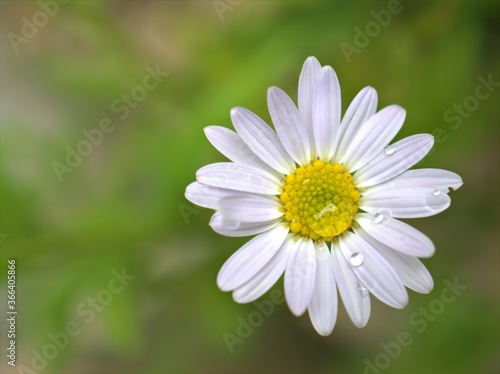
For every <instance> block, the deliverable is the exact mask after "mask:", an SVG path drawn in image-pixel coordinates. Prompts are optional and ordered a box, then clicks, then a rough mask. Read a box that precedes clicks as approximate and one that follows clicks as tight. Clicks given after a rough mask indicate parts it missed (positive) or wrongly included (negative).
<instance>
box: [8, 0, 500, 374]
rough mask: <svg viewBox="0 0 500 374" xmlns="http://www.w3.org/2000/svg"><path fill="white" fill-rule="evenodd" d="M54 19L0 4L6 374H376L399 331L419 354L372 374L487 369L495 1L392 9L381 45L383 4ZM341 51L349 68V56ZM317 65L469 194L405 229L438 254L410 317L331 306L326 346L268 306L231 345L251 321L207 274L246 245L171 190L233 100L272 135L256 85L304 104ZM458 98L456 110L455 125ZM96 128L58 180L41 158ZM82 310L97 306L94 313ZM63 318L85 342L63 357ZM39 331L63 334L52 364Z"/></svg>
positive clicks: (491, 303) (204, 152) (494, 239)
mask: <svg viewBox="0 0 500 374" xmlns="http://www.w3.org/2000/svg"><path fill="white" fill-rule="evenodd" d="M47 3H50V4H52V5H50V6H49V8H46V9H49V10H45V11H44V10H43V9H44V5H43V4H47ZM53 3H54V2H53V1H52V2H51V1H50V0H45V1H44V2H43V3H42V4H41V3H39V2H35V1H32V2H28V1H2V2H1V21H0V24H1V26H0V27H1V34H2V43H1V59H0V61H1V140H0V154H1V159H0V167H1V170H0V177H1V181H0V199H1V200H0V208H1V209H0V233H1V234H0V235H1V236H0V240H1V242H0V248H1V256H0V260H1V262H0V269H1V279H0V288H1V292H0V297H1V306H2V308H1V312H2V321H4V319H5V318H6V317H5V316H6V300H7V275H6V270H7V259H10V258H15V259H16V261H17V308H18V311H19V314H18V317H17V318H18V321H17V333H18V335H17V365H18V366H17V367H15V368H12V367H11V366H9V365H8V364H7V359H6V356H5V352H6V341H7V338H6V336H7V330H6V324H5V323H4V322H3V323H2V324H0V325H1V326H2V329H1V341H2V356H1V359H0V360H1V367H0V368H1V371H2V372H5V373H30V372H40V373H361V372H363V371H365V370H367V369H366V365H367V364H366V362H367V361H365V360H368V361H369V362H371V363H374V362H377V361H376V360H377V357H378V360H379V361H378V362H379V364H380V365H382V366H384V365H385V361H384V359H383V358H380V357H382V356H380V354H384V351H383V349H382V347H381V344H383V343H386V344H388V343H390V342H392V341H395V340H396V339H397V337H398V335H399V334H400V332H402V331H407V332H408V333H409V334H410V336H411V339H412V344H411V345H410V346H408V347H403V348H402V349H401V352H400V354H398V355H397V357H395V358H394V359H390V362H389V363H388V364H387V365H386V366H387V367H385V368H384V369H383V370H382V369H381V370H380V372H384V373H410V372H411V373H497V372H499V362H498V357H499V256H498V248H499V231H498V227H499V204H498V202H499V199H498V198H499V192H498V191H499V183H498V182H499V181H498V179H499V178H498V176H499V173H498V170H499V120H500V113H499V108H500V105H499V97H500V96H499V93H498V84H497V86H495V85H493V86H491V87H490V91H487V89H486V90H485V89H481V90H482V91H480V93H481V95H483V96H484V95H485V93H488V94H489V95H488V97H487V98H484V97H483V98H482V99H471V98H470V97H471V96H474V95H475V92H476V87H477V86H478V84H480V79H481V78H480V77H483V78H484V79H486V80H488V79H492V80H493V81H494V82H499V81H500V71H499V62H500V58H499V57H500V56H499V55H500V53H499V51H500V48H499V47H500V45H499V40H500V39H499V38H500V33H499V14H500V7H499V3H498V2H497V1H451V0H450V1H409V0H402V1H401V2H400V4H399V5H397V4H396V7H397V9H402V11H401V12H399V13H398V14H392V16H391V20H390V21H388V22H387V23H388V24H387V25H386V26H383V27H382V26H379V27H378V28H379V30H378V31H377V26H376V25H375V26H374V25H373V22H374V19H375V18H374V15H373V12H376V13H377V12H380V11H381V10H383V9H387V8H388V6H392V5H390V4H393V2H392V1H351V2H348V1H277V0H276V1H275V0H273V1H252V0H247V1H242V2H240V3H238V2H237V1H233V5H230V4H229V2H227V1H219V2H217V1H215V2H214V1H187V0H186V1H183V0H182V1H151V2H148V1H90V0H89V1H78V0H74V1H70V2H68V3H67V4H59V3H57V4H59V5H58V6H57V7H55V6H54V5H53ZM45 7H47V5H45ZM40 12H45V13H47V12H49V13H50V12H52V15H48V16H45V17H46V19H44V16H43V15H40V14H38V13H40ZM36 14H38V16H37V15H36ZM34 16H35V20H33V17H34ZM24 17H26V18H24ZM37 17H38V18H37ZM26 21H28V22H38V24H39V25H41V26H40V27H36V26H35V29H36V30H33V29H30V27H29V26H23V25H25V24H26ZM45 21H46V22H45ZM370 22H371V23H370ZM45 23H46V24H45ZM370 25H371V26H370ZM23 27H24V32H25V33H27V34H25V36H26V35H28V36H29V37H26V38H25V39H22V38H24V37H25V36H23ZM366 27H368V28H369V30H368V32H369V33H372V35H373V37H369V43H368V42H367V43H366V44H367V45H366V46H364V45H363V46H362V47H361V48H359V47H360V46H361V44H359V40H358V43H357V44H356V41H355V37H356V34H357V33H358V31H357V30H358V29H356V28H359V30H365V28H366ZM370 27H371V29H370ZM14 34H15V35H17V37H16V36H14ZM342 43H347V44H349V45H350V46H352V47H355V48H357V50H356V52H355V53H352V54H350V55H349V56H348V57H346V55H345V53H344V52H343V50H342V48H341V45H343V46H344V47H345V46H346V44H342ZM309 55H314V56H316V57H317V58H318V59H319V60H320V62H321V63H322V64H324V65H332V66H333V67H334V68H335V70H336V72H337V74H338V76H339V79H340V83H341V87H342V98H343V108H344V110H345V108H346V107H347V105H348V103H349V102H350V100H352V98H353V97H354V96H355V94H356V93H357V92H358V91H359V90H360V89H361V88H363V87H364V86H367V85H371V86H373V87H375V88H376V89H377V91H378V93H379V107H383V106H386V105H388V104H392V103H397V104H399V105H401V106H403V107H404V108H406V110H407V119H406V123H405V126H404V127H403V130H402V131H401V133H400V134H399V135H398V136H397V139H400V138H402V137H404V136H408V135H410V134H414V133H422V132H427V133H434V135H435V136H436V146H435V149H434V151H433V153H432V154H431V155H430V156H428V157H426V159H425V160H424V161H423V162H421V163H420V164H419V165H418V167H437V168H443V169H449V170H452V171H455V172H457V173H459V174H460V175H461V176H462V177H463V179H464V182H465V184H464V186H463V187H462V188H461V189H460V190H459V191H457V192H454V193H452V194H451V196H452V200H453V203H452V206H451V207H450V208H449V209H448V210H447V211H446V212H444V213H442V214H440V215H438V216H435V217H430V218H427V219H422V220H413V221H412V222H411V223H412V224H413V225H414V226H415V227H417V228H418V229H420V230H422V231H423V232H425V233H426V234H427V235H429V236H430V237H431V238H432V239H433V241H434V242H435V244H436V247H437V252H436V255H435V256H434V257H433V258H431V259H428V260H425V261H424V262H425V264H426V265H427V266H428V268H429V269H430V271H431V273H432V275H433V277H434V281H435V289H434V291H433V292H432V293H430V294H428V295H419V294H416V293H414V292H411V291H410V303H409V305H408V306H407V307H406V308H405V309H404V310H402V311H400V310H394V309H391V308H389V307H387V306H385V305H384V304H382V303H380V302H378V301H377V300H375V299H374V298H372V316H371V319H370V322H369V323H368V326H366V327H365V328H364V329H361V330H359V329H357V328H356V327H354V326H353V325H352V323H351V322H350V320H349V318H348V317H347V315H346V312H345V310H344V309H343V306H341V307H340V312H339V317H338V320H337V325H336V327H335V330H334V332H333V333H332V335H331V336H329V337H327V338H324V337H320V336H318V335H317V334H316V332H315V331H314V329H313V328H312V326H311V324H310V321H309V318H308V316H307V315H306V316H303V317H302V318H296V317H293V316H292V315H291V313H290V312H289V311H288V309H287V307H286V305H285V304H278V305H274V311H273V312H272V313H270V315H269V316H265V317H264V318H263V321H262V323H261V324H260V325H259V326H257V327H255V328H252V332H251V334H249V335H250V336H248V337H245V338H243V339H242V341H240V342H238V343H236V344H235V345H233V346H231V347H228V346H227V345H226V342H225V340H224V336H226V337H227V336H228V335H227V334H233V335H234V336H238V335H237V334H238V331H237V328H238V325H239V323H240V321H241V319H242V320H244V321H248V318H249V316H251V315H254V316H255V315H256V314H255V313H254V312H255V311H257V312H258V309H257V306H256V305H255V304H248V305H239V304H236V303H234V302H233V301H232V299H231V295H230V294H228V293H223V292H221V291H219V290H218V288H217V286H216V284H215V278H216V275H217V272H218V270H219V268H220V267H221V265H222V264H223V263H224V261H225V260H226V259H227V258H228V257H229V256H230V255H231V254H232V253H233V252H234V251H235V250H236V249H237V248H238V247H239V246H240V245H242V244H243V243H244V242H246V241H247V238H224V237H221V236H219V235H217V234H215V233H214V232H212V231H211V229H210V228H209V226H208V222H209V219H210V215H211V212H210V211H208V210H206V209H200V208H197V207H195V206H193V205H192V204H191V203H189V202H188V201H186V200H185V198H184V189H185V187H186V185H188V184H189V183H190V182H192V181H193V180H194V178H195V172H196V170H197V169H198V168H200V167H201V166H203V165H205V164H207V163H210V162H218V161H223V160H224V158H223V156H221V155H220V154H218V153H217V152H216V151H215V150H214V149H213V148H212V146H211V145H210V144H209V143H208V141H207V140H206V139H205V137H204V134H203V127H205V126H207V125H212V124H220V125H223V126H228V127H232V126H231V123H230V119H229V111H230V109H231V108H232V107H234V106H244V107H247V108H249V109H250V110H252V111H254V112H255V113H257V114H259V115H260V116H261V117H262V118H264V119H265V120H267V121H269V114H268V112H267V107H266V90H267V88H268V87H269V86H272V85H276V86H278V87H281V88H282V89H284V90H285V91H286V92H288V93H289V94H290V95H291V96H292V97H293V98H294V99H295V98H296V94H297V81H298V76H299V73H300V70H301V67H302V63H303V61H304V60H305V58H306V57H307V56H309ZM148 67H150V68H151V69H153V70H155V69H157V68H158V69H160V70H161V71H162V72H168V73H169V75H168V76H167V77H164V78H161V79H159V80H161V82H160V83H159V84H158V85H157V87H155V88H154V89H151V90H143V89H141V88H137V87H138V86H141V85H142V82H143V79H144V78H145V77H146V76H147V75H148V70H147V68H148ZM488 77H490V78H488ZM152 82H154V81H153V80H151V81H149V83H150V84H151V83H152ZM131 92H132V94H135V96H136V97H140V99H141V100H142V99H143V100H142V101H140V102H135V101H133V102H131V104H130V106H129V113H127V115H125V113H126V110H125V109H123V107H122V109H121V110H119V107H120V106H121V105H123V104H122V103H121V101H122V99H123V98H122V95H130V94H131ZM144 93H145V94H146V95H145V96H146V97H144V95H143V96H140V95H141V94H144ZM137 95H139V96H137ZM116 100H118V102H116ZM464 100H465V101H466V105H467V106H468V107H469V110H465V112H464V113H463V114H462V115H458V117H450V116H452V114H450V113H451V112H449V110H451V111H453V110H454V109H453V106H454V105H455V104H460V105H462V104H463V103H464ZM132 106H134V107H133V108H132ZM446 113H448V114H446ZM453 115H456V114H453ZM120 117H123V118H120ZM105 118H109V119H110V120H111V121H112V126H113V127H112V130H110V132H109V133H105V134H103V138H102V140H101V142H100V143H99V144H98V145H95V146H93V147H91V149H90V150H89V151H88V153H89V154H88V155H86V156H84V157H82V159H81V160H80V162H79V164H78V165H77V166H76V167H71V168H69V169H68V170H66V171H65V172H63V173H62V175H61V177H62V178H58V177H57V176H56V172H55V171H54V169H53V167H54V162H59V163H61V164H64V163H65V162H66V161H65V159H66V157H67V152H68V149H67V147H70V148H71V149H73V150H76V149H77V147H78V144H79V143H81V142H82V141H83V140H85V139H86V138H85V136H84V134H83V133H82V131H84V130H86V131H91V130H92V129H97V128H99V124H100V122H101V121H102V120H103V119H105ZM452 118H453V119H452ZM82 147H83V146H82ZM85 152H86V151H85ZM59 179H62V180H61V181H60V180H59ZM124 268H125V271H126V273H127V274H129V275H130V276H134V277H135V278H134V279H132V280H129V281H125V283H127V284H126V285H124V286H123V287H121V288H119V291H116V284H117V283H113V285H114V288H113V287H112V286H111V284H112V283H110V282H114V281H112V280H113V278H114V277H115V275H114V273H113V271H117V272H118V273H120V272H122V269H124ZM454 279H456V280H457V282H458V283H460V284H463V285H466V286H467V289H465V290H463V291H462V293H461V295H460V296H458V297H457V298H456V300H455V301H453V302H452V303H449V304H446V305H445V308H444V310H441V309H440V310H439V313H438V314H437V315H436V314H435V315H432V316H431V317H432V321H431V320H430V319H429V320H428V324H427V326H426V328H425V329H424V331H422V332H419V331H417V330H418V329H417V328H416V327H415V326H414V325H412V324H411V319H412V316H413V317H414V314H415V313H419V308H429V305H434V306H436V305H437V304H436V303H439V302H435V300H436V299H440V297H441V296H440V295H441V291H442V290H443V289H444V288H446V285H445V283H444V281H445V280H448V281H451V282H453V280H454ZM110 290H111V292H110ZM113 290H115V291H116V292H115V291H113ZM274 290H278V291H275V292H278V293H279V292H281V291H279V290H282V282H281V281H280V282H278V284H277V285H276V286H275V287H274ZM110 295H111V298H112V299H110ZM95 297H98V300H99V298H100V300H101V303H99V301H98V305H97V306H96V307H95V308H93V309H91V306H90V305H91V304H90V303H91V299H88V298H95ZM269 299H270V295H269V293H268V294H267V295H264V296H263V298H262V300H269ZM433 301H434V304H433ZM91 310H94V312H92V313H94V315H93V316H92V318H90V317H91V312H90V311H91ZM252 313H253V314H252ZM71 322H73V323H76V324H77V325H78V327H79V330H78V333H76V334H75V336H71V337H69V338H68V341H65V339H64V338H62V337H61V335H60V334H61V333H62V332H63V331H65V329H66V326H67V324H68V323H71ZM225 334H226V335H225ZM51 336H52V337H54V336H59V339H60V340H59V345H60V347H59V348H57V349H56V351H55V352H54V351H53V350H52V351H51V349H50V345H51V344H53V342H52V340H51ZM47 347H49V348H47ZM229 348H231V349H229ZM231 350H232V352H231ZM44 352H45V353H44ZM37 353H38V354H40V355H45V363H44V362H43V358H42V359H40V357H38V356H37ZM36 357H38V358H36ZM34 359H35V361H33V360H34ZM37 360H38V361H37ZM33 362H34V363H35V365H34V364H33ZM36 365H38V367H37V366H36ZM42 366H43V367H42ZM377 370H378V369H377ZM369 372H370V373H372V372H371V371H369Z"/></svg>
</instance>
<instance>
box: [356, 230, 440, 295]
mask: <svg viewBox="0 0 500 374" xmlns="http://www.w3.org/2000/svg"><path fill="white" fill-rule="evenodd" d="M354 231H355V232H356V234H358V235H359V236H361V237H362V238H363V240H365V241H366V242H367V243H369V244H370V245H371V246H372V247H373V248H375V249H376V250H377V251H378V252H379V253H380V254H381V255H382V256H383V257H384V258H385V259H386V261H387V262H388V263H389V265H391V266H392V268H393V269H394V270H395V271H396V273H398V275H399V276H400V277H401V280H402V281H403V284H404V285H405V286H406V287H408V288H410V289H412V290H413V291H416V292H419V293H429V292H431V291H432V289H433V288H434V282H433V281H432V276H431V274H430V273H429V271H428V270H427V269H426V268H425V266H424V264H422V262H421V261H420V260H419V259H418V258H416V257H414V256H408V255H405V254H403V253H401V252H398V251H395V250H393V249H392V248H389V247H387V246H386V245H384V244H382V243H380V242H379V241H378V240H376V239H375V238H374V237H372V236H371V235H369V234H368V233H367V232H366V231H365V230H363V229H362V228H360V227H357V228H354Z"/></svg>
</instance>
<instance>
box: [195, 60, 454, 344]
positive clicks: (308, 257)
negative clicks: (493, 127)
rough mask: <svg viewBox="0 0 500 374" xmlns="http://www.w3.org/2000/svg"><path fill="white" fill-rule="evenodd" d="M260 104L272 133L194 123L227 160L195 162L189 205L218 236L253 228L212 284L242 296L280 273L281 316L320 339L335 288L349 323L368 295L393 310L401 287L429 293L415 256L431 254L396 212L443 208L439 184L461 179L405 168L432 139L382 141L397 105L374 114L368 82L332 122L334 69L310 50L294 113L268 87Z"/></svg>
mask: <svg viewBox="0 0 500 374" xmlns="http://www.w3.org/2000/svg"><path fill="white" fill-rule="evenodd" d="M267 99H268V106H269V112H270V114H271V118H272V122H273V124H274V128H275V130H276V131H274V130H273V129H272V128H271V127H269V126H268V125H267V124H266V123H265V122H264V121H263V120H262V119H260V118H259V117H258V116H257V115H255V114H254V113H252V112H250V111H249V110H247V109H245V108H241V107H238V108H234V109H232V110H231V119H232V122H233V125H234V127H235V129H236V132H234V131H232V130H229V129H227V128H224V127H219V126H209V127H207V128H205V134H206V136H207V138H208V140H209V141H210V142H211V143H212V144H213V146H214V147H215V148H217V149H218V150H219V151H220V152H221V153H222V154H223V155H224V156H226V157H227V158H228V159H229V160H230V161H231V162H220V163H215V164H210V165H207V166H205V167H203V168H201V169H200V170H198V172H197V173H196V179H197V181H196V182H194V183H192V184H191V185H189V186H188V187H187V189H186V198H187V199H188V200H190V201H191V202H193V203H195V204H197V205H200V206H202V207H206V208H211V209H215V211H216V212H215V214H214V215H213V217H212V219H211V221H210V226H211V227H212V228H213V229H214V231H216V232H217V233H219V234H221V235H225V236H250V235H256V236H255V237H254V238H252V239H251V240H250V241H249V242H247V243H246V244H245V245H244V246H243V247H241V248H240V249H239V250H238V251H236V252H235V253H234V254H233V255H232V256H231V257H230V258H229V259H228V260H227V261H226V263H225V264H224V265H223V266H222V269H221V270H220V272H219V274H218V277H217V284H218V286H219V287H220V289H221V290H223V291H232V292H233V298H234V300H235V301H236V302H239V303H249V302H252V301H254V300H256V299H257V298H259V297H260V296H262V295H263V294H264V293H265V292H267V291H268V290H269V289H270V288H271V287H272V286H273V285H274V283H275V282H276V281H277V280H278V279H279V278H280V277H281V275H282V274H283V273H284V274H285V275H284V287H285V297H286V301H287V304H288V306H289V308H290V310H291V312H292V313H293V314H295V315H296V316H300V315H302V314H304V313H305V311H306V310H307V311H308V312H309V316H310V318H311V322H312V324H313V326H314V328H315V329H316V331H317V332H318V333H319V334H321V335H329V334H330V333H331V332H332V330H333V327H334V325H335V321H336V318H337V308H338V297H337V289H338V291H339V293H340V296H341V298H342V301H343V302H344V305H345V308H346V310H347V313H348V314H349V316H350V318H351V320H352V322H353V323H354V325H355V326H357V327H363V326H365V325H366V323H367V322H368V318H369V317H370V296H369V295H370V294H372V295H373V296H375V297H376V298H378V299H379V300H381V301H382V302H384V303H385V304H387V305H389V306H391V307H394V308H403V307H404V306H405V305H406V304H407V303H408V294H407V291H406V289H405V286H406V287H408V288H409V289H412V290H414V291H416V292H420V293H428V292H430V291H431V290H432V288H433V281H432V277H431V275H430V274H429V272H428V271H427V269H426V268H425V267H424V265H423V264H422V262H420V260H419V259H418V257H430V256H432V255H433V254H434V245H433V243H432V241H431V240H430V239H429V238H428V237H427V236H425V235H424V234H422V233H421V232H420V231H418V230H416V229H414V228H413V227H411V226H410V225H408V224H406V223H404V222H402V221H399V220H398V218H418V217H427V216H432V215H434V214H437V213H439V212H442V211H443V210H445V209H446V208H448V206H449V205H450V197H449V196H448V192H449V189H450V188H452V189H457V188H459V187H460V186H461V185H462V179H461V178H460V176H458V175H457V174H455V173H452V172H450V171H446V170H440V169H417V170H408V169H409V168H410V167H412V166H413V165H415V164H416V163H418V162H419V161H420V160H421V159H422V158H423V157H424V156H425V155H426V154H427V153H428V152H429V150H430V149H431V148H432V146H433V144H434V139H433V137H432V135H429V134H419V135H413V136H410V137H407V138H404V139H402V140H400V141H398V142H395V143H393V144H391V145H388V144H389V143H390V142H391V140H392V139H393V138H394V136H395V135H396V134H397V133H398V131H399V130H400V129H401V126H402V125H403V122H404V119H405V115H406V112H405V110H404V109H403V108H401V107H399V106H397V105H389V106H387V107H385V108H383V109H381V110H379V111H378V112H377V93H376V91H375V90H374V89H373V88H372V87H366V88H364V89H362V90H361V92H359V94H358V95H357V96H356V97H355V98H354V100H353V101H352V103H351V104H350V105H349V108H348V109H347V111H346V113H345V115H344V117H343V118H342V119H341V104H340V86H339V82H338V79H337V76H336V74H335V71H334V70H333V69H332V68H331V67H330V66H323V67H321V65H320V63H319V62H318V60H316V58H314V57H309V58H308V59H307V60H306V61H305V63H304V66H303V69H302V72H301V74H300V78H299V91H298V108H297V106H295V104H294V102H293V101H292V99H290V97H289V96H287V94H286V93H284V92H283V91H282V90H280V89H279V88H276V87H271V88H270V89H269V91H268V95H267Z"/></svg>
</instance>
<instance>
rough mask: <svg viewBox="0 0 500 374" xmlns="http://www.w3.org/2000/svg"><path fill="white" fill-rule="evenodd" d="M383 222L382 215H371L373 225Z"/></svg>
mask: <svg viewBox="0 0 500 374" xmlns="http://www.w3.org/2000/svg"><path fill="white" fill-rule="evenodd" d="M383 220H384V216H383V215H382V213H375V214H374V215H373V222H375V223H380V222H382V221H383Z"/></svg>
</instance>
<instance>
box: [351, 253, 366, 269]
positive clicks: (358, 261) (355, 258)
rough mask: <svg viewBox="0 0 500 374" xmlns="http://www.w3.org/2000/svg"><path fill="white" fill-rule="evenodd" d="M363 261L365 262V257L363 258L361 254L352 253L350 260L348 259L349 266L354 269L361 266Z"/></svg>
mask: <svg viewBox="0 0 500 374" xmlns="http://www.w3.org/2000/svg"><path fill="white" fill-rule="evenodd" d="M364 261H365V256H363V254H362V253H359V252H355V253H353V254H352V255H351V258H350V259H349V262H350V263H351V265H352V266H356V267H358V266H361V265H363V262H364Z"/></svg>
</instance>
